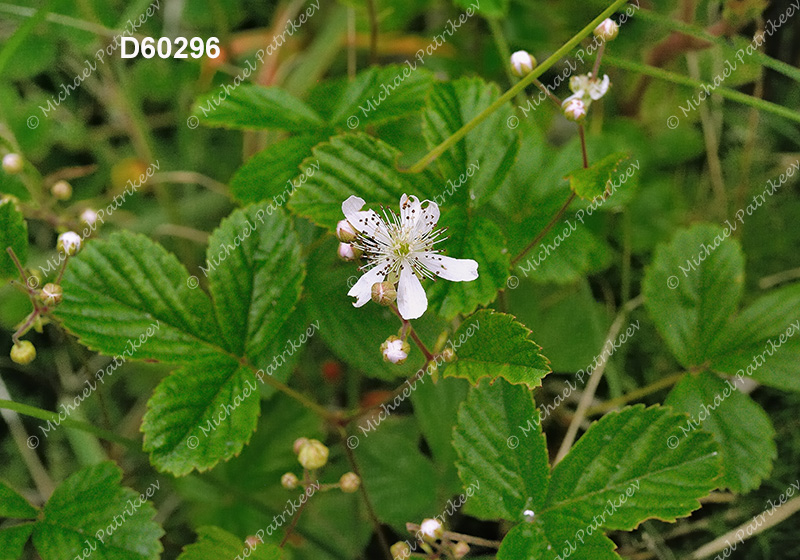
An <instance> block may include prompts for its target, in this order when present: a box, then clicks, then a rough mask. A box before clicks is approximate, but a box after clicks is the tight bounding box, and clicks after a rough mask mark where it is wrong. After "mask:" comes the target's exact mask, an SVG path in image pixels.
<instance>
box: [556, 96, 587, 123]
mask: <svg viewBox="0 0 800 560" xmlns="http://www.w3.org/2000/svg"><path fill="white" fill-rule="evenodd" d="M561 108H562V110H563V111H564V116H565V117H567V119H569V120H571V121H575V122H580V121H582V120H583V119H585V118H586V113H587V109H586V103H584V102H583V100H581V99H578V98H577V97H573V98H570V99H567V100H566V101H564V104H563V105H562V106H561Z"/></svg>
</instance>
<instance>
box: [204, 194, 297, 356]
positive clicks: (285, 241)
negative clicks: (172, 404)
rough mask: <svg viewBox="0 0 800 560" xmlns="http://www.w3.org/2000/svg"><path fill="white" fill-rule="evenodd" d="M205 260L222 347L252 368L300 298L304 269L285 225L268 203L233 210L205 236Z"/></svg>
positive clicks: (285, 220) (282, 215) (283, 217)
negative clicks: (252, 364)
mask: <svg viewBox="0 0 800 560" xmlns="http://www.w3.org/2000/svg"><path fill="white" fill-rule="evenodd" d="M206 260H207V263H209V267H210V268H211V269H210V270H209V272H208V281H209V289H210V291H211V295H212V296H213V298H214V308H215V311H216V315H217V323H218V324H219V325H220V330H221V331H222V339H223V340H224V347H225V348H226V349H227V350H228V351H229V352H231V353H232V354H234V355H235V356H239V357H242V356H244V357H247V358H248V359H249V360H250V362H251V363H255V362H256V360H257V358H258V357H259V356H260V355H261V354H262V353H263V351H264V349H265V348H266V347H267V346H268V345H269V344H270V343H271V342H272V340H273V338H274V336H275V334H276V333H277V332H278V330H279V329H280V327H281V325H282V324H283V323H284V322H285V321H286V319H287V318H288V317H289V315H290V314H291V312H292V309H293V308H294V306H295V304H296V303H297V300H298V299H299V298H300V291H301V289H302V285H303V278H304V276H305V270H304V268H303V265H302V262H301V260H300V242H299V241H298V239H297V235H296V234H295V233H294V230H293V229H292V225H291V222H290V221H289V219H288V217H287V216H286V214H285V213H284V212H283V211H280V210H278V211H273V209H272V207H271V206H269V205H268V204H260V205H254V206H251V207H249V208H246V209H244V210H236V211H235V212H233V213H232V214H231V215H230V216H229V217H227V218H226V219H224V220H223V221H222V223H221V224H220V226H219V228H218V229H217V230H215V231H214V233H213V234H212V235H211V238H210V239H209V241H208V253H207V259H206ZM217 263H218V264H217Z"/></svg>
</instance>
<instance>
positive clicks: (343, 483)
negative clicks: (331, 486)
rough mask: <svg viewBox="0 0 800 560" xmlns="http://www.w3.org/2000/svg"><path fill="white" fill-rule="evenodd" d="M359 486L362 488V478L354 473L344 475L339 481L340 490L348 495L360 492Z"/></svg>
mask: <svg viewBox="0 0 800 560" xmlns="http://www.w3.org/2000/svg"><path fill="white" fill-rule="evenodd" d="M359 486H361V477H360V476H358V475H357V474H356V473H354V472H347V473H344V474H343V475H342V478H340V479H339V488H341V489H342V492H345V493H347V494H352V493H353V492H358V488H359Z"/></svg>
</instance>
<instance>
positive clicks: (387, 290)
mask: <svg viewBox="0 0 800 560" xmlns="http://www.w3.org/2000/svg"><path fill="white" fill-rule="evenodd" d="M396 299H397V290H396V289H395V287H394V284H392V283H391V282H376V283H375V284H373V285H372V301H374V302H375V303H377V304H379V305H391V304H393V303H394V302H395V300H396Z"/></svg>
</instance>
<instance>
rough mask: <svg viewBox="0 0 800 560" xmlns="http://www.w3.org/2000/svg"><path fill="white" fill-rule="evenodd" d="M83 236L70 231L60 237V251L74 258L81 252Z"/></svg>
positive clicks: (58, 245)
mask: <svg viewBox="0 0 800 560" xmlns="http://www.w3.org/2000/svg"><path fill="white" fill-rule="evenodd" d="M81 243H82V242H81V236H80V235H78V234H77V233H75V232H74V231H68V232H66V233H62V234H61V235H59V236H58V244H57V247H58V250H59V251H64V253H66V254H67V255H69V256H70V257H74V256H75V255H77V254H78V252H79V251H80V250H81Z"/></svg>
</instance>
